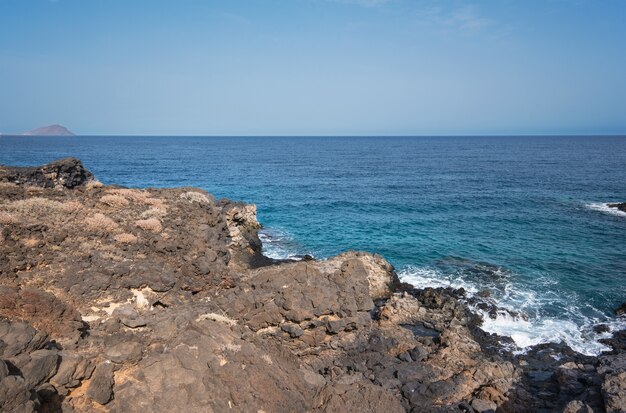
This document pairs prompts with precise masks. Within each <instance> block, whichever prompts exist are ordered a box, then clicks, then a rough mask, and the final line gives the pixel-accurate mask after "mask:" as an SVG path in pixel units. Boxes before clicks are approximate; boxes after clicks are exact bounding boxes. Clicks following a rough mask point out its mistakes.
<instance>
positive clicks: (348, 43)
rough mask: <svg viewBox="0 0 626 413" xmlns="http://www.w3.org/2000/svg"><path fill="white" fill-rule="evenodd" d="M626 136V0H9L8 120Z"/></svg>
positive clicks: (92, 129)
mask: <svg viewBox="0 0 626 413" xmlns="http://www.w3.org/2000/svg"><path fill="white" fill-rule="evenodd" d="M52 123H59V124H62V125H64V126H66V127H68V128H69V129H70V130H72V131H74V132H75V133H77V134H84V135H89V134H131V135H132V134H136V135H137V134H145V135H150V134H158V135H168V134H172V135H459V134H460V135H480V134H604V133H606V134H626V0H529V1H523V2H522V1H513V0H492V1H461V0H451V1H443V0H245V1H244V0H223V1H218V0H215V1H210V0H209V1H201V0H182V1H173V0H172V1H165V0H151V1H141V0H134V1H127V0H126V1H125V0H107V1H104V0H0V132H2V133H19V132H23V131H26V130H30V129H33V128H36V127H39V126H43V125H47V124H52Z"/></svg>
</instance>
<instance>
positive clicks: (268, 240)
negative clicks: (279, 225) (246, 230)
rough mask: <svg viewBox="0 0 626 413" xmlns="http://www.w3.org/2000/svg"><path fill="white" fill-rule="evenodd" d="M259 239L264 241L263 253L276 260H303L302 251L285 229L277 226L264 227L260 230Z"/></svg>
mask: <svg viewBox="0 0 626 413" xmlns="http://www.w3.org/2000/svg"><path fill="white" fill-rule="evenodd" d="M259 239H260V240H261V242H262V243H263V255H265V256H266V257H269V258H273V259H275V260H284V259H292V260H301V259H302V255H303V253H302V251H299V248H298V247H297V245H296V243H295V242H294V241H293V238H292V237H291V236H290V235H289V234H287V233H286V232H285V231H282V230H280V229H275V228H271V229H270V228H263V229H262V230H260V231H259Z"/></svg>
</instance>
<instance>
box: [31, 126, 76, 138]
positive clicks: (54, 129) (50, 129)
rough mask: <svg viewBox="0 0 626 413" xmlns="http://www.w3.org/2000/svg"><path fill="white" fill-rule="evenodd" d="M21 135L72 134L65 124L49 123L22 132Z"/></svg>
mask: <svg viewBox="0 0 626 413" xmlns="http://www.w3.org/2000/svg"><path fill="white" fill-rule="evenodd" d="M22 135H27V136H74V134H73V133H72V132H70V131H69V130H68V129H67V128H66V127H65V126H61V125H49V126H42V127H41V128H37V129H33V130H31V131H28V132H24V133H23V134H22Z"/></svg>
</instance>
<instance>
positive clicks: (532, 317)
mask: <svg viewBox="0 0 626 413" xmlns="http://www.w3.org/2000/svg"><path fill="white" fill-rule="evenodd" d="M398 275H399V277H400V279H401V280H402V281H404V282H407V283H409V284H411V285H413V286H415V287H416V288H425V287H434V288H436V287H453V288H461V287H462V288H464V289H465V290H466V291H467V292H468V296H470V297H471V296H472V295H473V294H475V293H477V292H478V291H480V290H482V289H483V288H484V287H487V288H488V289H489V290H490V291H491V292H492V294H493V298H494V299H495V303H496V305H497V306H498V307H499V308H502V309H503V310H508V311H499V312H498V314H497V315H496V317H495V319H493V318H491V317H490V316H489V314H487V313H486V312H485V311H484V310H481V309H479V308H477V307H475V306H471V307H470V308H471V309H472V311H474V312H475V313H477V314H478V315H480V316H481V317H482V318H483V325H482V329H483V330H485V331H487V332H489V333H496V334H498V335H501V336H507V337H511V338H512V339H513V341H514V342H515V344H516V345H517V349H515V351H516V352H524V351H525V350H527V349H528V347H530V346H533V345H536V344H542V343H550V342H555V343H559V342H561V341H563V342H565V343H567V344H568V345H569V346H570V347H571V348H572V349H574V350H576V351H578V352H580V353H582V354H586V355H598V354H599V353H601V352H602V351H604V350H608V347H607V346H605V345H604V344H602V343H600V342H599V341H598V340H599V339H602V338H609V337H610V336H611V332H613V331H618V330H620V329H624V328H626V320H624V319H621V318H617V319H609V318H608V317H605V316H603V315H602V313H601V312H600V311H591V313H596V314H597V317H591V316H588V315H584V314H582V312H581V311H580V310H579V308H578V305H577V304H579V303H578V302H577V301H575V300H574V299H573V298H572V297H566V296H562V295H561V296H559V295H558V294H556V293H553V292H550V288H539V291H534V290H530V289H524V288H520V287H519V285H518V283H514V282H512V281H511V282H506V283H504V284H503V285H500V286H497V287H496V286H493V285H485V286H483V285H478V284H477V283H476V282H475V281H473V280H469V279H467V278H464V276H463V275H459V274H443V273H441V272H440V271H438V270H437V269H433V268H418V267H408V268H406V269H404V270H402V271H400V272H399V274H398ZM537 282H538V284H539V286H545V287H547V286H549V285H552V284H554V283H555V281H554V280H550V279H547V278H543V279H539V280H537ZM555 302H556V303H557V304H559V305H560V306H562V307H564V308H566V310H565V311H564V312H563V314H562V315H560V316H559V317H552V316H546V315H544V314H543V313H544V311H542V310H543V308H544V306H547V305H554V304H555ZM514 314H523V315H524V316H516V315H514ZM599 323H605V324H607V325H608V326H609V329H610V332H608V333H596V332H594V331H593V326H594V325H597V324H599Z"/></svg>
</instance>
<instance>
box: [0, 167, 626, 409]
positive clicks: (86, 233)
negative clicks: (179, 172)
mask: <svg viewBox="0 0 626 413" xmlns="http://www.w3.org/2000/svg"><path fill="white" fill-rule="evenodd" d="M259 227H260V226H259V224H258V222H257V220H256V210H255V207H254V206H253V205H245V204H241V203H237V202H232V201H229V200H216V199H215V198H214V197H212V196H211V195H209V194H208V193H206V192H204V191H202V190H199V189H195V188H176V189H145V190H138V189H127V188H122V187H117V186H104V185H102V184H100V183H99V182H97V181H95V180H94V179H93V177H92V175H91V174H90V173H89V172H88V171H86V170H85V169H84V168H83V166H82V165H81V163H80V162H79V161H77V160H75V159H69V160H62V161H59V162H56V163H53V164H50V165H46V166H43V167H39V168H26V169H24V168H10V167H4V168H2V169H0V410H2V411H6V412H32V411H42V412H61V411H62V412H83V411H84V412H92V411H96V412H105V411H110V412H142V413H144V412H147V411H151V412H152V411H154V412H170V411H197V412H200V411H202V412H222V411H244V412H294V411H311V412H366V411H368V412H383V411H384V412H404V411H411V412H495V411H498V412H535V411H539V412H541V411H546V412H547V411H556V412H568V413H573V412H604V411H607V412H619V411H624V409H625V408H626V356H625V353H624V352H623V349H624V348H625V347H626V346H624V345H623V343H624V342H626V340H624V339H623V338H620V337H621V336H620V335H619V334H618V335H616V338H615V339H614V340H613V342H612V344H613V348H614V350H613V351H612V352H610V353H606V354H604V355H602V356H600V357H585V356H582V355H580V354H577V353H575V352H573V351H572V350H571V349H569V348H567V346H565V345H562V344H554V345H543V346H538V347H536V348H534V349H532V350H531V351H529V353H528V354H527V355H524V356H514V355H512V354H511V353H509V352H507V351H506V348H505V347H504V346H503V345H502V344H501V342H503V341H506V339H504V338H500V337H497V336H494V335H489V334H486V333H485V332H483V331H482V330H481V329H480V324H481V320H480V319H479V318H478V317H476V316H475V315H473V314H472V313H471V312H470V311H469V310H468V309H467V307H466V305H465V304H464V298H465V293H464V291H462V290H453V289H424V290H416V289H413V288H412V287H411V286H409V285H406V284H401V283H400V282H399V280H398V278H397V276H396V274H395V271H394V269H393V267H392V266H391V265H390V264H389V263H388V262H386V261H385V260H384V259H383V258H382V257H380V256H377V255H372V254H368V253H361V252H347V253H344V254H341V255H338V256H336V257H333V258H330V259H328V260H323V261H315V260H310V259H309V260H303V261H300V262H292V261H276V260H270V259H268V258H266V257H264V256H263V255H262V251H261V247H262V246H261V242H260V241H259V238H258V235H257V231H258V229H259Z"/></svg>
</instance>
